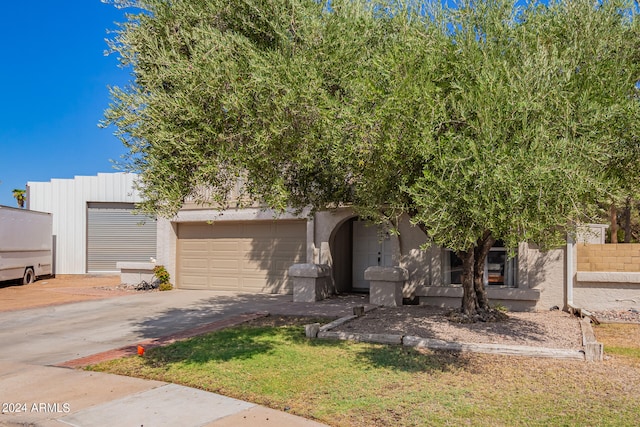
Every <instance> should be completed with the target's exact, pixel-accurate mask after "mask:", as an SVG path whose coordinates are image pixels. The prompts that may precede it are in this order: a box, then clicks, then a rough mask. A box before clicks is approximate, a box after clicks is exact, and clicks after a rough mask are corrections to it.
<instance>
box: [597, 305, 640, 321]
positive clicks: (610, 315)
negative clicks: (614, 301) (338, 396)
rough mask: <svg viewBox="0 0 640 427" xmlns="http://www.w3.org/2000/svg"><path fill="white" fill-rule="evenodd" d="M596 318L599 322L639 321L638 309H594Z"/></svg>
mask: <svg viewBox="0 0 640 427" xmlns="http://www.w3.org/2000/svg"><path fill="white" fill-rule="evenodd" d="M593 314H594V316H595V317H596V319H598V320H599V321H600V322H603V323H606V322H609V323H616V322H620V323H640V310H636V309H633V308H631V309H628V310H618V311H616V310H606V311H594V312H593Z"/></svg>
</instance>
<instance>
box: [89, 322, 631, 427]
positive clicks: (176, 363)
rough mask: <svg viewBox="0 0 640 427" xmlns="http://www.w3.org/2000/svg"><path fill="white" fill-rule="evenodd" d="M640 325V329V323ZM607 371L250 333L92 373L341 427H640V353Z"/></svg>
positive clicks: (284, 330) (276, 332)
mask: <svg viewBox="0 0 640 427" xmlns="http://www.w3.org/2000/svg"><path fill="white" fill-rule="evenodd" d="M638 328H640V326H638ZM635 351H636V353H635V356H634V355H632V356H614V357H612V358H610V359H609V360H607V361H605V362H603V363H586V362H569V361H559V360H552V359H533V358H520V357H502V356H489V355H472V354H456V353H443V352H425V351H423V352H420V351H417V350H414V349H407V348H403V347H400V346H385V345H374V344H364V343H351V342H336V341H326V340H308V339H307V338H305V336H304V328H303V327H302V326H282V327H272V326H251V325H245V326H241V327H236V328H232V329H227V330H223V331H219V332H214V333H211V334H207V335H203V336H199V337H196V338H193V339H190V340H187V341H183V342H178V343H175V344H172V345H170V346H167V347H162V348H156V349H152V350H149V351H148V352H147V355H145V356H144V357H137V356H136V357H130V358H125V359H120V360H115V361H111V362H106V363H103V364H100V365H97V366H93V367H91V369H94V370H99V371H107V372H113V373H119V374H124V375H130V376H137V377H143V378H152V379H157V380H162V381H168V382H173V383H179V384H184V385H188V386H192V387H197V388H201V389H204V390H209V391H213V392H216V393H220V394H223V395H226V396H231V397H235V398H239V399H243V400H247V401H250V402H255V403H258V404H262V405H265V406H269V407H272V408H275V409H280V410H288V411H290V412H291V413H294V414H297V415H301V416H303V417H307V418H311V419H315V420H318V421H320V422H323V423H326V424H329V425H334V426H382V425H385V426H387V425H388V426H391V425H393V426H418V425H428V426H431V425H435V426H438V425H443V426H445V425H455V426H458V425H473V426H482V425H485V426H499V425H503V426H511V425H527V426H536V425H540V426H543V425H544V426H546V425H576V426H577V425H581V426H582V425H590V426H595V425H598V426H606V425H611V426H613V425H619V426H627V425H637V423H638V416H639V415H638V414H640V355H639V354H638V353H637V351H638V349H637V348H636V350H635Z"/></svg>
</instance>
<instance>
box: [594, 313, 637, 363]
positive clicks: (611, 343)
mask: <svg viewBox="0 0 640 427" xmlns="http://www.w3.org/2000/svg"><path fill="white" fill-rule="evenodd" d="M594 332H595V334H596V337H597V339H598V341H600V342H602V343H603V344H604V352H605V354H609V355H616V356H623V357H627V358H629V359H630V360H629V361H630V362H632V363H633V362H634V361H635V363H637V364H640V325H638V324H633V323H629V324H620V323H617V324H612V323H605V324H600V325H598V326H596V327H594Z"/></svg>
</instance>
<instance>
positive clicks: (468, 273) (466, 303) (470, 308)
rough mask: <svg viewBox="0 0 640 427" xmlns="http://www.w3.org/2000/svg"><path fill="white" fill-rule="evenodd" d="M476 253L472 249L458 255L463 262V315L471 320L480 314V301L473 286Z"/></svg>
mask: <svg viewBox="0 0 640 427" xmlns="http://www.w3.org/2000/svg"><path fill="white" fill-rule="evenodd" d="M474 254H475V251H474V250H473V249H470V250H468V251H460V252H458V253H457V255H458V257H459V258H460V259H461V260H462V291H463V294H462V308H461V311H462V314H464V315H466V316H468V317H469V318H470V319H473V317H474V316H475V315H476V314H478V301H477V297H476V293H475V292H474V286H473V267H474V258H475V256H474Z"/></svg>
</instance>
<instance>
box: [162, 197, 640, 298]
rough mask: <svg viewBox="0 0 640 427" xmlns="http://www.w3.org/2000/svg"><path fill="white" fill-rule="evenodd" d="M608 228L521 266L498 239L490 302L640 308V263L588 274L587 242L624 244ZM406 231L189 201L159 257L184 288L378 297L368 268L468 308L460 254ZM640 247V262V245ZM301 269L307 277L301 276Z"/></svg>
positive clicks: (339, 212) (535, 253) (530, 250)
mask: <svg viewBox="0 0 640 427" xmlns="http://www.w3.org/2000/svg"><path fill="white" fill-rule="evenodd" d="M604 230H605V229H604V228H603V227H601V226H593V227H591V229H590V231H589V232H585V233H583V234H581V235H580V236H579V238H578V239H577V240H578V242H573V241H569V242H568V243H567V245H566V246H565V247H562V248H559V249H555V250H551V251H547V252H542V251H540V250H539V249H538V248H536V247H535V246H533V245H530V244H528V243H522V244H520V246H519V247H518V250H517V256H516V257H515V258H513V259H509V257H508V256H507V253H506V249H505V248H503V247H501V246H500V242H497V244H496V245H494V247H493V248H492V250H491V253H490V255H489V257H488V260H487V263H486V266H485V273H486V274H485V276H486V281H487V289H488V295H489V298H490V300H491V301H492V302H494V303H495V302H499V303H501V304H503V305H505V306H507V307H508V308H510V309H512V310H549V309H550V308H553V307H556V306H557V307H560V308H563V307H567V305H572V306H579V307H580V308H585V309H591V310H601V309H608V308H614V307H615V308H628V307H636V308H640V262H636V263H635V271H634V272H627V273H625V274H624V275H623V276H621V275H619V274H613V273H612V272H608V271H603V272H599V273H598V274H592V273H593V272H591V271H589V272H587V271H586V270H585V269H586V268H589V269H590V268H591V263H588V267H587V264H586V263H585V262H586V261H584V260H583V261H582V262H581V261H580V259H579V257H580V256H582V257H584V256H585V255H584V254H585V253H586V252H585V249H584V248H585V247H586V246H587V245H588V246H589V247H595V246H594V245H597V244H599V245H600V246H601V247H605V246H623V245H604ZM399 231H400V236H399V237H397V236H393V235H388V234H385V233H384V232H382V231H381V230H380V229H378V228H376V227H374V226H370V225H369V224H368V223H367V222H365V221H362V220H361V219H360V218H358V217H357V216H356V215H355V214H354V213H353V211H352V210H351V209H350V208H340V209H335V210H331V211H324V212H319V213H316V214H314V215H312V216H308V215H306V214H305V213H303V214H302V215H296V214H295V213H293V212H288V213H285V214H281V215H276V214H275V213H274V212H273V211H270V210H264V209H261V208H258V207H254V208H243V209H229V210H225V211H218V210H215V209H211V208H208V207H206V206H201V205H195V204H192V203H187V204H185V205H184V206H183V208H182V209H181V210H180V211H179V213H178V214H177V215H176V216H175V217H174V218H172V219H170V220H167V219H158V232H157V233H158V234H157V238H158V248H157V256H158V262H159V263H162V264H164V265H165V266H166V267H167V269H168V271H169V272H170V274H171V276H172V278H173V280H174V282H175V284H176V285H177V287H178V288H184V289H216V290H225V291H238V292H250V293H256V292H260V293H262V292H267V293H292V292H294V280H295V277H292V276H295V275H300V276H302V277H304V278H305V280H307V281H308V280H309V279H310V278H311V279H313V280H315V281H316V282H319V281H321V280H322V281H323V283H322V284H318V285H317V286H318V287H319V288H322V287H326V288H327V290H328V292H370V283H371V282H372V280H371V279H373V280H375V278H374V277H371V276H370V275H369V276H370V277H368V279H370V280H367V278H365V271H366V270H367V269H368V268H369V267H372V266H380V267H394V266H396V267H400V268H401V269H402V270H403V271H405V273H406V276H402V277H399V280H400V282H401V293H402V296H403V297H404V298H410V299H411V301H412V302H414V303H416V302H417V303H420V304H432V305H440V306H454V307H457V306H459V304H460V298H461V296H462V288H461V286H460V262H459V260H458V259H457V257H456V256H455V254H454V253H452V252H451V251H450V250H448V249H446V248H440V247H432V248H430V249H427V250H422V249H421V248H420V246H421V245H422V244H423V243H425V242H426V240H427V238H426V236H425V235H424V233H423V232H422V231H421V230H420V229H419V228H417V227H415V226H412V225H411V224H410V222H409V220H408V218H405V219H404V220H403V221H401V224H400V230H399ZM629 249H631V247H630V246H629ZM637 250H638V257H639V258H637V260H636V261H640V246H639V247H638V249H637ZM593 256H594V257H596V258H597V256H598V255H595V254H594V255H593ZM293 265H296V266H298V267H300V268H302V270H300V268H294V269H291V267H292V266H293ZM594 267H595V264H594ZM612 268H613V267H610V269H612ZM301 271H302V272H301ZM405 273H403V274H405ZM405 277H406V280H405V279H404V278H405ZM326 293H327V292H326V290H324V291H322V290H321V291H318V290H317V289H316V291H313V292H312V294H313V295H311V294H309V295H311V296H309V295H308V296H307V297H309V298H311V299H318V298H321V297H322V296H324V295H326ZM294 299H295V293H294ZM405 301H406V300H405Z"/></svg>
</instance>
